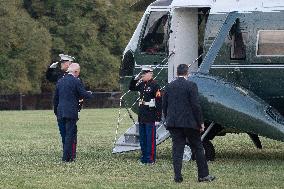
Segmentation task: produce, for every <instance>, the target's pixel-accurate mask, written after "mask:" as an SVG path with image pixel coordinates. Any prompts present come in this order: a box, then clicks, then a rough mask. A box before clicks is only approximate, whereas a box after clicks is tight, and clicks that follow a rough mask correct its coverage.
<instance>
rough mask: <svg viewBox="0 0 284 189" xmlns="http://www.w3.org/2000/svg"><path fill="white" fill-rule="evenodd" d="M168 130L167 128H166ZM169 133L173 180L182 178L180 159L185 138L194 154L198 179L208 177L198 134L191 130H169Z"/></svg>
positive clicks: (196, 131)
mask: <svg viewBox="0 0 284 189" xmlns="http://www.w3.org/2000/svg"><path fill="white" fill-rule="evenodd" d="M168 129H169V128H168ZM169 132H170V134H171V137H172V143H173V144H172V157H173V167H174V174H175V178H180V177H182V175H181V169H182V159H183V153H184V147H185V144H186V138H187V139H188V142H189V145H190V147H191V149H192V150H193V151H195V152H196V164H197V169H198V178H201V177H206V176H208V175H209V170H208V165H207V160H206V157H205V153H204V148H203V145H202V141H201V136H200V132H199V131H198V130H196V129H191V128H171V129H169Z"/></svg>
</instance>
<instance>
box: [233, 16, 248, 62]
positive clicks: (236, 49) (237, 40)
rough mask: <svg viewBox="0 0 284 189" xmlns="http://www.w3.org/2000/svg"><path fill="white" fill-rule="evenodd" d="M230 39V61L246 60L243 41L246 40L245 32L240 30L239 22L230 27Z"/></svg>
mask: <svg viewBox="0 0 284 189" xmlns="http://www.w3.org/2000/svg"><path fill="white" fill-rule="evenodd" d="M230 38H231V59H232V60H244V59H245V58H246V46H245V40H246V39H247V32H243V31H241V29H240V20H239V19H237V20H236V23H235V24H234V25H233V26H232V28H231V31H230Z"/></svg>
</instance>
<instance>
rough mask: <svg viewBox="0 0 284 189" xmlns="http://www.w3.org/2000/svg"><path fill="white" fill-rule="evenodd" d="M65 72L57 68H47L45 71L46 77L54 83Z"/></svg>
mask: <svg viewBox="0 0 284 189" xmlns="http://www.w3.org/2000/svg"><path fill="white" fill-rule="evenodd" d="M66 74H67V72H64V71H63V70H61V69H59V68H48V69H47V71H46V74H45V76H46V79H47V80H48V81H50V82H52V83H56V82H57V81H58V80H59V79H61V78H62V77H63V76H64V75H66Z"/></svg>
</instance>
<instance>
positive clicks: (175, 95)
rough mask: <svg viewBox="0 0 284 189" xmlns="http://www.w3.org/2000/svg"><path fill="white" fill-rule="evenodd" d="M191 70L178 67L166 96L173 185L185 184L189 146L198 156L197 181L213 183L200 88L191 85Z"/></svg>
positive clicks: (165, 109)
mask: <svg viewBox="0 0 284 189" xmlns="http://www.w3.org/2000/svg"><path fill="white" fill-rule="evenodd" d="M188 70H189V68H188V66H187V65H186V64H180V65H179V66H178V67H177V75H178V78H177V79H176V80H174V81H172V82H171V83H169V84H168V85H167V86H166V88H165V93H164V96H163V113H164V116H165V120H166V127H167V129H168V130H169V132H170V134H171V137H172V143H173V146H172V156H173V166H174V181H175V182H182V181H183V178H182V174H181V169H182V159H183V152H184V147H185V143H186V138H187V139H188V141H189V144H190V147H191V148H192V149H193V150H194V151H195V152H196V163H197V168H198V181H199V182H203V181H212V180H214V179H215V177H214V176H211V175H209V170H208V165H207V161H206V158H205V154H204V149H203V145H202V141H201V136H200V132H202V131H203V130H204V124H203V120H202V119H203V118H202V112H201V107H200V105H199V99H198V88H197V85H196V84H195V83H194V82H191V81H188V80H187V78H188V76H189V72H188Z"/></svg>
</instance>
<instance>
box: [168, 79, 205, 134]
mask: <svg viewBox="0 0 284 189" xmlns="http://www.w3.org/2000/svg"><path fill="white" fill-rule="evenodd" d="M163 113H164V116H165V119H166V126H167V129H170V128H177V127H179V128H180V127H181V128H193V129H197V130H199V129H200V127H201V124H202V123H203V117H202V112H201V107H200V104H199V99H198V88H197V85H196V83H194V82H192V81H188V80H186V79H185V78H184V77H178V78H177V79H176V80H174V81H172V82H171V83H169V84H168V85H167V86H166V87H165V91H164V95H163Z"/></svg>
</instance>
